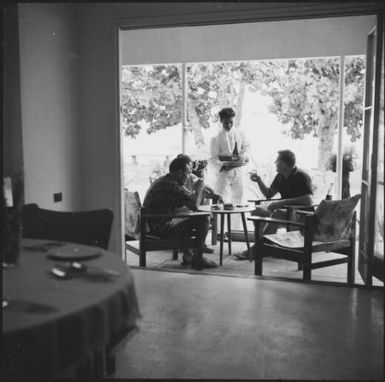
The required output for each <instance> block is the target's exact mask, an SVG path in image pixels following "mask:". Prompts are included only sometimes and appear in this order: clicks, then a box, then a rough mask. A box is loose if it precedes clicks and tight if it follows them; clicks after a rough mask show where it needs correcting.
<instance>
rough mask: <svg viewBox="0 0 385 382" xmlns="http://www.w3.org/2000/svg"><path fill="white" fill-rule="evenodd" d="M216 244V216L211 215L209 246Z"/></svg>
mask: <svg viewBox="0 0 385 382" xmlns="http://www.w3.org/2000/svg"><path fill="white" fill-rule="evenodd" d="M217 242H218V214H215V213H213V220H212V222H211V244H212V245H216V244H217Z"/></svg>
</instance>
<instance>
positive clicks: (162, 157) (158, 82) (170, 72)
mask: <svg viewBox="0 0 385 382" xmlns="http://www.w3.org/2000/svg"><path fill="white" fill-rule="evenodd" d="M181 78H182V76H181V65H140V66H123V67H122V99H121V113H122V128H123V130H124V138H123V156H124V187H125V188H128V189H129V190H130V191H138V192H139V196H140V198H141V200H142V201H143V198H144V196H145V193H146V191H147V189H148V187H149V186H150V183H151V181H152V180H154V179H156V178H157V177H159V176H160V175H162V174H164V173H166V172H168V165H169V162H170V160H172V159H173V158H174V157H175V156H176V155H178V154H180V153H181V152H182V125H181V121H182V119H181V118H182V113H181V110H182V109H181V105H182V85H181Z"/></svg>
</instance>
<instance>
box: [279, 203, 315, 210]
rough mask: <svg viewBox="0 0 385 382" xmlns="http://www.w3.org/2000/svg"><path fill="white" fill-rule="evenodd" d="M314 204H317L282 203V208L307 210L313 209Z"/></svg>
mask: <svg viewBox="0 0 385 382" xmlns="http://www.w3.org/2000/svg"><path fill="white" fill-rule="evenodd" d="M316 206H317V204H312V205H310V206H306V205H304V204H284V205H283V206H282V208H292V209H295V210H301V211H309V210H310V209H313V208H314V207H316Z"/></svg>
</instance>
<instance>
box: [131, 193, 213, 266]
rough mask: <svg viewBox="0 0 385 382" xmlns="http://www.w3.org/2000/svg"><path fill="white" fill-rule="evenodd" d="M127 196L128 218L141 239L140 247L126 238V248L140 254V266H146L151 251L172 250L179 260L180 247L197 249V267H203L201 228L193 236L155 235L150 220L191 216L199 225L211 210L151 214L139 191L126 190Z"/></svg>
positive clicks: (175, 257)
mask: <svg viewBox="0 0 385 382" xmlns="http://www.w3.org/2000/svg"><path fill="white" fill-rule="evenodd" d="M125 193H126V195H127V196H126V198H127V199H129V200H130V201H131V202H130V204H128V205H127V207H128V209H127V210H126V220H129V221H130V222H134V223H135V228H134V233H135V235H136V237H137V238H138V239H139V247H137V246H136V245H135V244H136V243H132V241H129V240H126V249H127V250H129V251H131V252H133V253H135V254H137V255H139V266H141V267H145V266H146V254H147V252H150V251H161V250H168V249H170V250H172V251H173V259H174V260H177V256H178V249H182V250H183V249H196V250H197V254H198V259H197V262H196V264H194V266H195V268H196V269H198V270H200V269H202V250H203V239H204V238H203V237H202V236H201V235H200V234H199V230H195V231H193V233H192V235H191V236H188V237H177V236H174V237H168V238H164V237H161V236H158V235H154V234H152V233H151V232H150V231H149V224H148V222H149V221H150V220H151V219H157V218H168V219H174V218H189V219H194V220H196V224H197V226H198V225H199V224H204V223H203V219H206V218H207V217H208V216H210V213H209V212H193V213H184V214H150V213H149V212H148V211H146V209H145V208H144V207H142V205H141V202H140V198H139V194H138V193H137V192H129V191H128V190H126V191H125Z"/></svg>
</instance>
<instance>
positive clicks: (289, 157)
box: [278, 150, 295, 167]
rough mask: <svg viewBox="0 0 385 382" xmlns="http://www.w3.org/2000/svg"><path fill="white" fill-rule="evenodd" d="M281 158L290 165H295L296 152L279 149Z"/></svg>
mask: <svg viewBox="0 0 385 382" xmlns="http://www.w3.org/2000/svg"><path fill="white" fill-rule="evenodd" d="M278 156H279V159H280V160H282V161H284V162H285V163H287V164H288V166H290V167H294V166H295V154H294V153H293V151H291V150H280V151H278Z"/></svg>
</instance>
